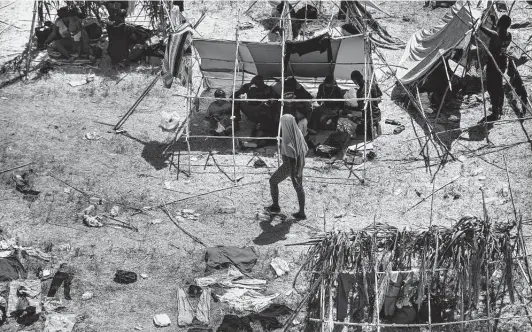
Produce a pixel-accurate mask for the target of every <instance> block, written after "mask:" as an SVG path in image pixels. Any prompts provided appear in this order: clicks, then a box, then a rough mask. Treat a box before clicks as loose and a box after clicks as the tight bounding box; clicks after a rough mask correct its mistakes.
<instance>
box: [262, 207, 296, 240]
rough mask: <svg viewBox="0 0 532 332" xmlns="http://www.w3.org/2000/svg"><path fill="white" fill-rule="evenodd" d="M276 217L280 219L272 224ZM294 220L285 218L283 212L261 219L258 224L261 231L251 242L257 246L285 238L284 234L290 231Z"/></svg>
mask: <svg viewBox="0 0 532 332" xmlns="http://www.w3.org/2000/svg"><path fill="white" fill-rule="evenodd" d="M277 218H280V219H281V220H280V221H279V223H278V224H276V225H274V226H272V222H273V221H274V219H277ZM294 221H295V219H287V217H286V215H284V214H279V215H277V216H271V217H270V219H269V220H264V221H261V222H260V223H259V225H260V228H262V233H261V234H260V235H259V236H257V237H256V238H255V239H254V240H253V243H255V244H256V245H259V246H265V245H269V244H274V243H276V242H278V241H282V240H286V235H287V234H288V233H289V232H290V228H291V227H292V225H293V224H294Z"/></svg>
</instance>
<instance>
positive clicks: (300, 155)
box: [265, 114, 308, 219]
mask: <svg viewBox="0 0 532 332" xmlns="http://www.w3.org/2000/svg"><path fill="white" fill-rule="evenodd" d="M281 137H282V140H281V155H282V158H283V164H282V165H281V167H279V168H278V169H277V170H276V171H275V172H274V173H273V174H272V176H271V178H270V192H271V195H272V201H273V204H272V205H270V206H268V207H266V208H265V209H266V211H267V212H269V213H279V212H281V207H280V206H279V183H281V182H282V181H284V180H285V179H286V178H287V177H289V176H290V178H291V179H292V184H293V185H294V189H295V190H296V193H297V200H298V202H299V211H298V212H297V213H294V214H293V216H294V218H296V219H306V218H307V216H306V215H305V191H304V189H303V168H304V167H305V157H306V155H307V152H308V147H307V144H306V143H305V138H304V137H303V134H302V133H301V130H299V128H298V126H297V122H296V119H295V118H294V117H293V116H292V115H290V114H285V115H283V116H282V117H281Z"/></svg>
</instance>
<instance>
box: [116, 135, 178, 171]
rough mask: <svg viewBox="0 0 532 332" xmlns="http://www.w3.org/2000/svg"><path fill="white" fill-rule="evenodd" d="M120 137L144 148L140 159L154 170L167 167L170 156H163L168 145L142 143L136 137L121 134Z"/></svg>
mask: <svg viewBox="0 0 532 332" xmlns="http://www.w3.org/2000/svg"><path fill="white" fill-rule="evenodd" d="M122 136H124V137H127V138H130V139H132V140H134V141H136V142H138V143H140V144H142V145H143V146H144V148H143V149H142V152H141V154H140V155H141V156H142V158H144V160H146V161H147V162H148V163H149V164H150V165H152V166H153V168H155V169H156V170H161V169H163V168H166V167H167V166H168V165H169V157H170V154H168V153H166V154H163V152H164V150H165V149H166V148H167V147H168V144H164V143H161V142H156V141H149V142H144V141H142V140H140V139H138V138H136V137H133V136H131V135H129V134H128V133H123V134H122Z"/></svg>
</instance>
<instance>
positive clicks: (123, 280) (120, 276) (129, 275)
mask: <svg viewBox="0 0 532 332" xmlns="http://www.w3.org/2000/svg"><path fill="white" fill-rule="evenodd" d="M113 280H114V281H115V282H117V283H119V284H131V283H134V282H135V281H137V274H136V273H135V272H131V271H124V270H117V271H116V274H115V278H114V279H113Z"/></svg>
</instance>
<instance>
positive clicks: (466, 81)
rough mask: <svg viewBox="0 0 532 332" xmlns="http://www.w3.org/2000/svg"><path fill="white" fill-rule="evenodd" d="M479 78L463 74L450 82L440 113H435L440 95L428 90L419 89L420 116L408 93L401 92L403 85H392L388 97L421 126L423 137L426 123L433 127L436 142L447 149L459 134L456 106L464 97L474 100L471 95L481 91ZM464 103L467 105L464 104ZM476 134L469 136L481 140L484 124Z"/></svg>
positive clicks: (462, 104)
mask: <svg viewBox="0 0 532 332" xmlns="http://www.w3.org/2000/svg"><path fill="white" fill-rule="evenodd" d="M481 90H482V89H481V84H480V78H478V77H473V76H470V75H466V76H465V77H464V78H463V79H461V80H460V82H458V83H456V84H453V86H452V91H449V92H448V93H447V96H446V97H445V101H444V102H443V106H442V108H441V112H440V114H439V116H438V109H439V107H440V103H441V98H442V97H443V93H442V94H441V97H438V96H436V95H435V94H434V93H432V92H420V99H421V107H422V109H423V110H424V111H425V112H424V116H423V115H422V114H421V113H420V112H419V110H417V109H416V107H415V106H414V104H413V103H411V102H410V99H409V97H408V94H407V93H406V92H405V91H404V89H403V87H402V86H400V85H396V86H395V87H394V89H393V90H392V94H391V96H392V100H393V101H394V102H395V103H396V104H397V105H399V106H401V107H403V108H404V109H405V110H406V111H407V112H408V114H409V115H410V116H411V118H412V119H413V120H414V121H415V122H416V123H417V124H418V125H419V126H420V127H421V128H423V132H424V135H425V136H428V135H430V129H429V126H428V125H427V122H428V124H429V125H430V126H431V127H432V128H433V129H434V132H435V133H436V134H437V136H438V139H439V141H440V142H441V144H443V145H444V146H445V147H446V148H447V149H450V148H451V145H452V144H453V142H454V141H456V140H457V139H458V138H459V137H460V134H461V130H458V129H459V128H460V124H461V116H460V109H461V108H462V107H463V106H464V105H465V103H466V102H467V100H470V98H473V99H474V100H470V104H469V105H471V103H474V102H476V97H475V95H477V94H479V93H480V92H481ZM412 95H413V96H415V95H416V92H415V90H413V92H412ZM466 106H467V105H466ZM479 134H480V135H473V136H474V137H475V140H477V139H478V140H482V139H483V138H480V136H482V135H484V138H485V131H484V126H482V132H480V133H479Z"/></svg>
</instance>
